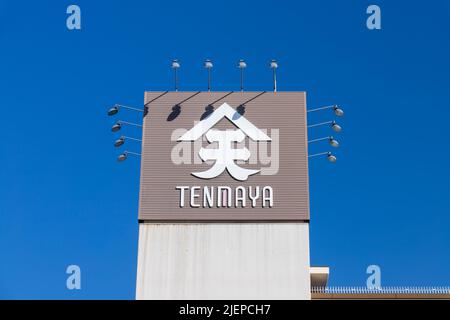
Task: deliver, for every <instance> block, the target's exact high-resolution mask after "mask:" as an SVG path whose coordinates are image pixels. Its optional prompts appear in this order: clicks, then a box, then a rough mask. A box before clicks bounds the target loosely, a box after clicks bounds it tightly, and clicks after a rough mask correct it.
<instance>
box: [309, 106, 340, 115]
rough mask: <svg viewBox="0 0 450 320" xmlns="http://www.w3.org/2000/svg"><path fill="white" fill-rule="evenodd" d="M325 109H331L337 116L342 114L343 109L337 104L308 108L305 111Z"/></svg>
mask: <svg viewBox="0 0 450 320" xmlns="http://www.w3.org/2000/svg"><path fill="white" fill-rule="evenodd" d="M325 109H333V111H334V114H335V115H336V116H338V117H342V116H343V115H344V110H343V109H342V108H341V107H339V106H337V105H332V106H326V107H320V108H315V109H311V110H308V111H307V112H315V111H320V110H325Z"/></svg>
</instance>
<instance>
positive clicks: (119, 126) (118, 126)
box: [111, 120, 142, 132]
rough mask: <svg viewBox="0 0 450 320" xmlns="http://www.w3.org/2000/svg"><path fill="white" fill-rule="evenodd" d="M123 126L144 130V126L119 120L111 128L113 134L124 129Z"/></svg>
mask: <svg viewBox="0 0 450 320" xmlns="http://www.w3.org/2000/svg"><path fill="white" fill-rule="evenodd" d="M122 125H128V126H135V127H139V128H142V125H140V124H137V123H133V122H127V121H122V120H119V121H117V122H116V123H115V124H114V125H113V126H112V127H111V131H112V132H117V131H119V130H120V129H122Z"/></svg>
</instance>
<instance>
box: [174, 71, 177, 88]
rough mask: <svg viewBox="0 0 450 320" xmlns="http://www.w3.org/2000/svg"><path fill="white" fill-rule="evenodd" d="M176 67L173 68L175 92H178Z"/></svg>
mask: <svg viewBox="0 0 450 320" xmlns="http://www.w3.org/2000/svg"><path fill="white" fill-rule="evenodd" d="M177 69H178V68H174V72H175V92H178V73H177Z"/></svg>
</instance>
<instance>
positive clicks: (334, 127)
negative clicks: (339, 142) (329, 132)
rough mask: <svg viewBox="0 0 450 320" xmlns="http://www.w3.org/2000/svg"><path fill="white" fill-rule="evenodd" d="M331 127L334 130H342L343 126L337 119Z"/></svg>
mask: <svg viewBox="0 0 450 320" xmlns="http://www.w3.org/2000/svg"><path fill="white" fill-rule="evenodd" d="M331 129H333V131H334V132H341V130H342V127H341V126H340V125H338V124H337V123H336V122H335V121H333V122H332V124H331Z"/></svg>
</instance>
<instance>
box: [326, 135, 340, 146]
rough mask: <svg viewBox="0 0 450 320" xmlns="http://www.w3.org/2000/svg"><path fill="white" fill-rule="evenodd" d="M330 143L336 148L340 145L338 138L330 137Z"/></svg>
mask: <svg viewBox="0 0 450 320" xmlns="http://www.w3.org/2000/svg"><path fill="white" fill-rule="evenodd" d="M328 143H329V144H330V146H332V147H335V148H338V147H339V142H338V141H337V140H336V139H334V138H333V137H330V138H329V139H328Z"/></svg>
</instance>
